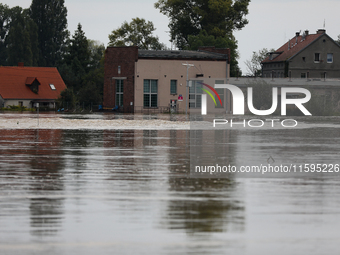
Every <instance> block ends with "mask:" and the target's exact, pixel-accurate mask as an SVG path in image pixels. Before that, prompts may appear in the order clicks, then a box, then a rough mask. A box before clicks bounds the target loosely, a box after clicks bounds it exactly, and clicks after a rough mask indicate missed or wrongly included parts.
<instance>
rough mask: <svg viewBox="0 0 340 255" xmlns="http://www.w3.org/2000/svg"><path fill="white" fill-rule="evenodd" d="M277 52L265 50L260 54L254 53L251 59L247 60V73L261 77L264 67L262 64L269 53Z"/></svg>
mask: <svg viewBox="0 0 340 255" xmlns="http://www.w3.org/2000/svg"><path fill="white" fill-rule="evenodd" d="M273 51H275V50H274V49H271V50H268V49H266V48H263V49H261V50H259V51H258V52H255V51H253V55H252V57H251V59H249V60H246V61H245V62H244V63H245V64H246V66H247V71H248V73H249V74H250V75H251V76H261V74H262V65H261V62H262V61H263V60H264V59H265V58H266V57H267V55H268V53H269V52H273Z"/></svg>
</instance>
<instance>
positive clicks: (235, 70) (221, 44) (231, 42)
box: [186, 30, 241, 76]
mask: <svg viewBox="0 0 340 255" xmlns="http://www.w3.org/2000/svg"><path fill="white" fill-rule="evenodd" d="M201 46H215V47H216V48H229V49H230V54H231V56H230V58H231V59H230V76H237V75H241V73H240V72H241V71H240V68H239V67H238V61H237V58H238V57H239V54H238V51H237V41H236V39H235V38H234V37H233V36H232V38H230V37H229V36H226V35H225V36H219V37H216V38H215V37H214V36H213V35H208V33H207V32H206V31H205V30H203V31H201V32H200V33H199V34H198V35H189V37H188V47H187V48H186V49H188V50H198V49H199V47H201Z"/></svg>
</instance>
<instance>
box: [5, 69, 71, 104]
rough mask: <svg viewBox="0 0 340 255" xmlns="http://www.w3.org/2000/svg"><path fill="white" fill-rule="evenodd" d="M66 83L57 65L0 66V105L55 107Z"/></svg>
mask: <svg viewBox="0 0 340 255" xmlns="http://www.w3.org/2000/svg"><path fill="white" fill-rule="evenodd" d="M64 89H66V85H65V83H64V81H63V79H62V78H61V76H60V74H59V72H58V70H57V68H55V67H24V66H23V64H20V65H19V66H13V67H12V66H1V67H0V106H2V107H7V106H10V105H14V106H24V107H28V108H31V107H36V103H39V107H47V108H54V107H55V101H56V99H57V98H58V97H59V95H60V92H61V91H63V90H64Z"/></svg>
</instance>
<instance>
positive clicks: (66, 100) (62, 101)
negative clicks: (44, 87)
mask: <svg viewBox="0 0 340 255" xmlns="http://www.w3.org/2000/svg"><path fill="white" fill-rule="evenodd" d="M57 104H58V107H59V108H62V107H64V108H67V109H74V107H75V106H76V97H75V95H74V92H73V89H72V88H67V89H64V90H63V91H62V92H61V93H60V96H59V97H58V99H57Z"/></svg>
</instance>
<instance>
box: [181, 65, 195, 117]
mask: <svg viewBox="0 0 340 255" xmlns="http://www.w3.org/2000/svg"><path fill="white" fill-rule="evenodd" d="M182 65H183V66H186V67H187V85H186V91H185V115H188V96H189V93H188V88H189V68H190V67H192V66H195V65H194V64H188V62H187V63H186V64H182Z"/></svg>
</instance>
